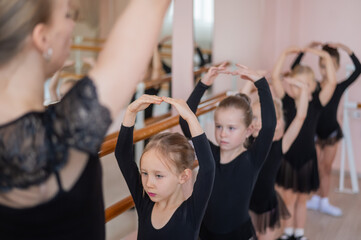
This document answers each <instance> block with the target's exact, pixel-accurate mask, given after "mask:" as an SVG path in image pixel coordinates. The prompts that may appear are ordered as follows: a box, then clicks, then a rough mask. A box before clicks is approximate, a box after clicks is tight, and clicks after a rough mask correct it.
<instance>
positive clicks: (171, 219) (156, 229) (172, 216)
mask: <svg viewBox="0 0 361 240" xmlns="http://www.w3.org/2000/svg"><path fill="white" fill-rule="evenodd" d="M188 199H189V198H188ZM188 199H186V200H184V201H183V202H182V203H181V204H180V205H179V206H178V207H177V209H176V210H175V211H174V212H173V213H172V215H171V217H170V218H169V220H168V221H167V222H166V223H165V224H164V226H162V227H161V228H156V227H154V225H153V222H152V215H153V211H154V206H155V202H152V203H153V206H152V211H151V213H150V225H151V226H152V228H153V230H155V231H162V230H163V229H165V228H167V226H168V225H169V223H170V222H171V221H173V218H174V216H175V214H176V213H177V211H178V210H179V209H180V208H181V207H182V206H183V204H185V202H186V201H187V200H188ZM179 211H180V210H179Z"/></svg>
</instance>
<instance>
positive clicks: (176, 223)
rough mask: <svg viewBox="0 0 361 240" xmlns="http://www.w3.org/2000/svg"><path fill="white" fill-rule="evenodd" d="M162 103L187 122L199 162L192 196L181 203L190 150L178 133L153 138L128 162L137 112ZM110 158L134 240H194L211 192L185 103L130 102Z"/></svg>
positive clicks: (200, 137) (206, 162)
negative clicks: (120, 179) (133, 217)
mask: <svg viewBox="0 0 361 240" xmlns="http://www.w3.org/2000/svg"><path fill="white" fill-rule="evenodd" d="M162 101H164V102H167V103H169V104H171V105H173V106H174V107H175V108H176V109H177V111H178V112H179V114H180V115H181V116H182V117H183V118H184V119H186V121H187V123H188V124H189V128H190V131H191V135H192V142H193V144H194V149H195V151H196V154H197V157H198V161H199V166H200V167H199V172H198V176H197V181H196V183H195V185H194V190H193V194H192V195H191V197H189V198H188V199H185V197H184V195H183V192H182V185H183V184H184V183H186V182H187V181H188V180H189V179H190V178H191V176H192V170H191V168H192V165H193V161H194V159H195V155H194V150H193V148H192V147H191V145H190V144H189V143H188V141H187V139H186V138H185V137H184V136H182V135H180V134H179V133H163V134H158V135H156V136H154V137H153V138H152V139H151V140H150V142H149V143H148V145H147V146H146V148H145V149H144V152H143V155H142V157H141V159H140V169H139V170H138V167H137V165H136V163H135V162H134V160H133V153H132V149H133V147H132V146H133V128H134V122H135V117H136V114H137V112H139V111H142V110H144V109H146V108H147V107H148V106H149V105H150V104H160V103H161V102H162ZM115 156H116V158H117V161H118V165H119V168H120V170H121V171H122V173H123V176H124V178H125V180H126V182H127V184H128V187H129V190H130V193H131V194H132V197H133V200H134V203H135V206H136V209H137V212H138V219H139V220H138V222H139V226H138V239H150V240H153V239H164V240H166V239H179V240H183V239H197V238H198V233H199V228H200V224H201V220H202V218H203V215H204V211H205V208H206V206H207V202H208V199H209V196H210V193H211V190H212V186H213V180H214V168H215V166H214V160H213V157H212V153H211V149H210V146H209V143H208V142H207V138H206V135H205V134H204V132H203V130H202V128H201V126H200V124H199V122H198V120H197V117H196V116H195V115H194V114H193V113H192V111H191V110H190V109H189V107H188V106H187V104H186V103H185V101H183V100H176V99H171V98H165V97H163V98H161V97H158V96H151V95H143V96H142V97H140V98H139V99H137V100H136V101H134V102H133V103H131V104H130V105H129V106H128V108H127V111H126V113H125V116H124V121H123V125H122V127H121V129H120V133H119V137H118V142H117V145H116V149H115Z"/></svg>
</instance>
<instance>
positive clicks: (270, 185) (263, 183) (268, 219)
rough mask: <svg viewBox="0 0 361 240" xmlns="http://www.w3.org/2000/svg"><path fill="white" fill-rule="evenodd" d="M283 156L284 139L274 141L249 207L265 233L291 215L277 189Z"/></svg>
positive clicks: (255, 225)
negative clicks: (276, 183)
mask: <svg viewBox="0 0 361 240" xmlns="http://www.w3.org/2000/svg"><path fill="white" fill-rule="evenodd" d="M282 157H283V153H282V139H280V140H278V141H274V142H273V143H272V147H271V150H270V152H269V154H268V156H267V159H266V161H265V162H264V164H263V166H262V169H261V171H260V173H259V174H258V178H257V182H256V184H255V186H254V189H253V193H252V197H251V202H250V207H249V209H250V210H252V211H253V212H254V213H255V215H256V219H254V220H255V221H254V222H253V224H254V227H255V228H256V230H257V231H258V232H261V233H264V232H265V231H266V230H267V228H274V227H276V226H277V227H279V226H280V220H281V218H287V217H288V216H289V213H288V211H287V207H286V206H285V205H284V202H283V200H282V199H281V198H280V196H279V195H278V194H277V192H276V190H275V182H276V176H277V172H278V169H279V167H280V165H281V159H282Z"/></svg>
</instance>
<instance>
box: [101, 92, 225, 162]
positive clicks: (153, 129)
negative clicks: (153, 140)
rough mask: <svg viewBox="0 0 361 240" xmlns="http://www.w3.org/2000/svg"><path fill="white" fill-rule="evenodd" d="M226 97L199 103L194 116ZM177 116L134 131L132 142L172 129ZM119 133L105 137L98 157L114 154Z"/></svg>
mask: <svg viewBox="0 0 361 240" xmlns="http://www.w3.org/2000/svg"><path fill="white" fill-rule="evenodd" d="M225 97H226V94H225V93H223V94H219V95H217V96H216V97H213V98H211V99H209V100H207V101H208V102H207V104H204V103H201V106H200V107H199V108H198V110H197V113H196V115H197V116H199V115H202V114H205V113H208V112H210V111H212V110H214V109H215V108H216V107H217V106H216V105H217V103H218V102H220V101H221V100H222V99H223V98H225ZM178 119H179V115H176V116H173V117H170V118H167V119H165V120H163V121H161V122H157V123H153V124H151V125H149V126H147V127H145V128H142V129H138V130H134V138H133V142H134V143H136V142H138V141H141V140H144V139H147V138H149V137H151V136H153V135H155V134H157V133H160V132H162V131H164V130H166V129H169V128H171V127H174V126H176V125H178V123H179V121H178ZM118 134H119V132H116V133H112V134H111V137H107V138H106V139H107V140H106V141H104V142H103V144H102V146H101V148H100V151H99V157H104V156H106V155H108V154H110V153H112V152H114V149H115V146H116V143H117V139H118Z"/></svg>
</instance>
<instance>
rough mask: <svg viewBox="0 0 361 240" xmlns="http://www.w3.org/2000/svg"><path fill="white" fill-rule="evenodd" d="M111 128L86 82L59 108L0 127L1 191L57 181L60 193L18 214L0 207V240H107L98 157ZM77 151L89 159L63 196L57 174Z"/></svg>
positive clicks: (69, 94)
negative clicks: (55, 177)
mask: <svg viewBox="0 0 361 240" xmlns="http://www.w3.org/2000/svg"><path fill="white" fill-rule="evenodd" d="M110 123H111V119H110V113H109V111H108V110H107V109H106V108H105V107H103V106H101V105H100V103H99V101H98V97H97V94H96V89H95V86H94V84H93V82H92V81H91V80H90V79H89V78H87V77H85V78H84V79H82V80H79V81H78V83H77V84H76V85H75V86H74V87H73V88H72V89H71V90H70V91H69V92H68V93H67V94H66V95H65V96H64V98H63V99H62V100H61V102H59V103H57V104H54V105H52V106H50V107H49V108H48V109H46V110H45V111H44V112H29V113H27V114H25V115H23V116H22V117H20V118H18V119H16V120H13V121H11V122H9V123H7V124H4V125H1V126H0V191H1V192H6V191H10V190H12V189H14V188H19V189H26V188H28V187H30V186H33V185H37V184H40V183H43V182H44V181H46V180H47V179H48V177H49V176H51V175H52V174H55V175H56V176H58V177H59V179H58V185H59V192H58V193H57V195H56V196H55V197H53V198H52V199H50V200H49V201H47V202H45V203H41V204H38V205H36V206H34V207H27V208H22V209H15V208H11V207H7V206H3V205H0V216H1V217H0V239H6V240H7V239H11V240H15V239H26V240H31V239H34V240H45V239H54V240H60V239H61V240H68V239H71V240H72V239H74V240H75V239H94V240H99V239H105V219H104V203H103V192H102V170H101V165H100V161H99V158H98V151H99V149H100V145H101V143H102V141H103V138H104V135H105V134H106V131H107V128H108V126H109V125H110ZM71 148H73V149H77V150H80V151H82V152H85V153H87V154H88V155H89V158H88V162H87V164H86V166H85V168H84V170H83V172H82V173H81V175H80V176H79V178H78V180H77V181H76V182H75V185H74V186H73V187H72V188H71V189H70V190H69V191H65V190H63V188H62V186H61V181H60V174H59V172H60V171H61V169H62V168H63V166H64V165H65V164H66V163H67V161H68V151H69V150H70V149H71Z"/></svg>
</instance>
